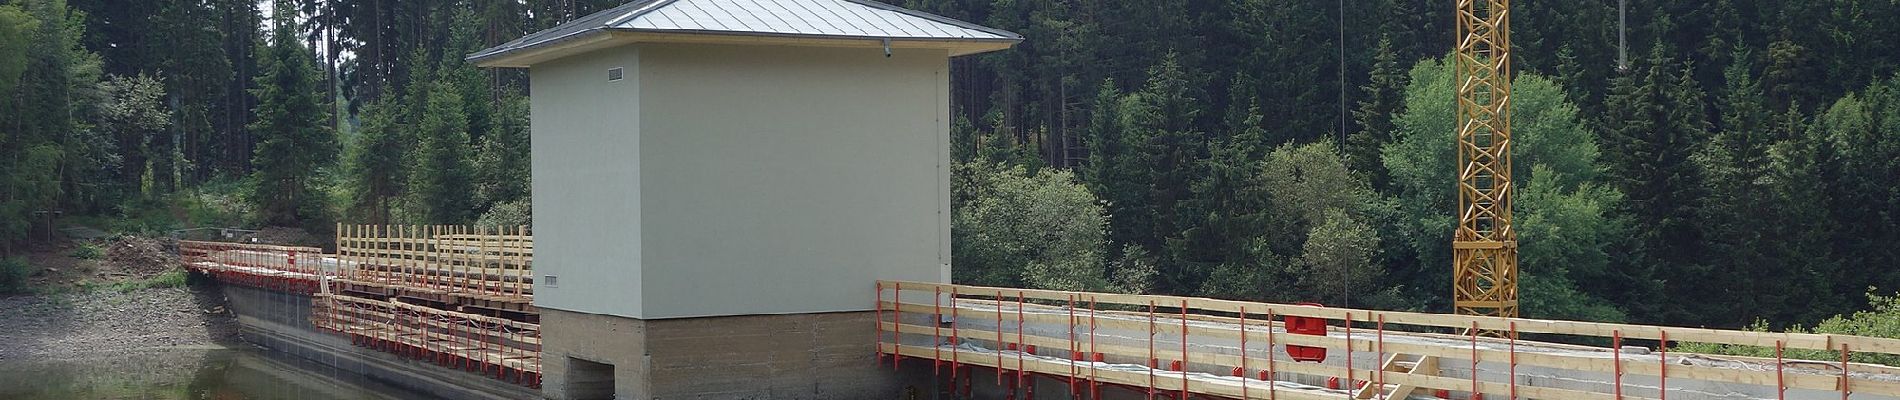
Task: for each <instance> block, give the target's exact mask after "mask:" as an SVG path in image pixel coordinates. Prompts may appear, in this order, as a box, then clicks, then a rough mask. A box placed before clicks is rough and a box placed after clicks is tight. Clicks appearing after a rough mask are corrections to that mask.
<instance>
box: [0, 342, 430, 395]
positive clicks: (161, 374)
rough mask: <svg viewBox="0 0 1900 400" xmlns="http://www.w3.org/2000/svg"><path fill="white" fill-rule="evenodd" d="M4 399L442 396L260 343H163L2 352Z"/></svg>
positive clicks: (0, 374) (1, 391)
mask: <svg viewBox="0 0 1900 400" xmlns="http://www.w3.org/2000/svg"><path fill="white" fill-rule="evenodd" d="M0 399H21V400H41V399H45V400H53V399H59V400H65V399H156V400H174V399H176V400H187V399H189V400H239V399H243V400H304V399H362V400H384V399H390V400H394V399H405V400H407V399H421V400H431V399H440V397H435V396H431V395H427V394H423V393H416V392H411V391H406V390H402V389H398V388H395V387H391V386H389V385H386V384H382V383H380V382H376V381H372V380H370V379H368V378H367V377H365V376H363V375H361V374H358V373H355V372H351V371H343V370H338V369H335V368H329V367H326V366H323V365H321V364H317V363H316V362H313V361H309V360H304V359H301V358H295V357H289V356H283V355H276V354H271V353H267V352H264V351H261V350H256V349H225V348H199V349H164V350H149V351H140V352H133V353H123V354H111V355H102V356H96V357H88V358H85V359H67V360H53V361H28V362H22V361H6V360H0Z"/></svg>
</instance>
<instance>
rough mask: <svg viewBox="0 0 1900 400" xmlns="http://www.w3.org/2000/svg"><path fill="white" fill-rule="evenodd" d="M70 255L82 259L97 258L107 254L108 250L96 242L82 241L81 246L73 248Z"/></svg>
mask: <svg viewBox="0 0 1900 400" xmlns="http://www.w3.org/2000/svg"><path fill="white" fill-rule="evenodd" d="M70 255H71V256H72V257H73V258H77V259H81V260H97V259H100V258H104V257H105V256H106V250H105V249H103V248H100V247H99V245H98V244H95V243H80V244H79V248H76V249H73V252H72V254H70Z"/></svg>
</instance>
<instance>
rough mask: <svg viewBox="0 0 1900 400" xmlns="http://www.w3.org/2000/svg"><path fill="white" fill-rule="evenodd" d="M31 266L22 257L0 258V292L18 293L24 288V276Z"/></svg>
mask: <svg viewBox="0 0 1900 400" xmlns="http://www.w3.org/2000/svg"><path fill="white" fill-rule="evenodd" d="M31 269H32V266H30V265H27V263H26V259H24V258H17V257H15V258H8V259H0V293H19V292H21V291H23V290H25V289H26V277H27V275H28V274H30V272H31V271H30V270H31Z"/></svg>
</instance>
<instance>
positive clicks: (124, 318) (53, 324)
mask: <svg viewBox="0 0 1900 400" xmlns="http://www.w3.org/2000/svg"><path fill="white" fill-rule="evenodd" d="M223 301H224V300H223V298H222V296H219V295H217V294H216V292H214V291H209V290H200V289H193V288H154V289H144V290H136V291H131V292H126V293H118V292H116V291H112V290H97V291H93V292H88V293H70V294H54V295H30V296H11V297H0V343H5V344H6V345H0V361H21V360H43V359H59V358H70V357H77V356H86V355H95V354H106V353H115V352H124V351H130V350H139V349H150V348H163V347H180V346H215V345H222V344H229V343H235V342H236V339H237V331H238V330H237V323H236V322H235V321H234V320H232V318H231V316H230V312H228V311H226V310H225V308H224V306H223V305H222V304H223Z"/></svg>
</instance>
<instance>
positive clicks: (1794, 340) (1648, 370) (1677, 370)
mask: <svg viewBox="0 0 1900 400" xmlns="http://www.w3.org/2000/svg"><path fill="white" fill-rule="evenodd" d="M877 285H878V301H877V305H878V307H877V310H878V351H879V353H880V354H881V355H887V356H890V357H892V359H900V358H904V357H921V358H925V359H931V360H936V361H937V362H939V363H940V364H941V363H949V364H951V365H953V367H952V368H951V371H953V372H952V373H953V374H954V373H955V372H954V371H956V370H957V368H955V367H954V366H955V365H975V366H982V367H993V368H997V371H998V374H999V379H1000V377H1002V376H1003V375H1007V374H1006V373H1005V372H1003V371H1005V370H1007V371H1014V372H1013V373H1015V374H1019V376H1018V380H1019V381H1020V378H1021V375H1020V374H1028V375H1032V376H1033V375H1044V376H1052V377H1054V378H1055V379H1070V380H1072V381H1076V380H1079V381H1080V382H1084V383H1088V384H1089V385H1091V386H1094V385H1101V384H1107V385H1113V386H1133V387H1138V388H1143V389H1147V388H1153V389H1155V390H1161V391H1166V392H1176V391H1178V392H1180V393H1181V395H1182V397H1186V396H1187V395H1189V394H1202V395H1215V396H1225V397H1235V398H1276V399H1279V398H1284V399H1307V398H1312V399H1320V398H1325V399H1339V398H1361V399H1367V398H1388V396H1389V397H1390V398H1403V397H1404V395H1405V394H1409V393H1411V392H1412V391H1413V390H1443V391H1449V392H1456V393H1467V394H1468V393H1483V394H1486V395H1490V396H1494V397H1499V398H1518V397H1521V398H1541V399H1605V400H1614V399H1643V398H1653V397H1664V396H1665V395H1666V394H1675V395H1678V396H1680V395H1683V393H1679V392H1681V391H1683V390H1684V389H1683V388H1684V387H1686V386H1688V385H1684V383H1689V382H1693V383H1695V384H1703V385H1706V384H1710V383H1714V384H1724V385H1743V386H1757V387H1760V388H1761V390H1765V391H1767V393H1769V395H1768V396H1766V397H1764V398H1779V397H1777V396H1780V395H1782V393H1784V392H1785V391H1786V390H1804V391H1824V392H1838V393H1840V394H1841V395H1843V396H1845V395H1848V394H1850V393H1854V394H1865V395H1874V396H1900V369H1896V368H1891V367H1886V366H1879V365H1869V364H1859V363H1849V362H1847V361H1846V360H1847V356H1848V355H1850V354H1852V353H1855V352H1871V353H1881V354H1900V340H1895V339H1885V338H1873V337H1863V336H1850V335H1828V334H1802V333H1769V332H1747V331H1733V330H1718V329H1703V328H1681V327H1663V326H1650V325H1634V324H1614V323H1594V322H1580V321H1557V320H1540V319H1524V318H1498V317H1482V316H1464V315H1448V314H1429V313H1416V312H1396V311H1376V310H1358V309H1344V308H1332V307H1318V306H1303V305H1289V304H1272V303H1255V302H1244V301H1229V300H1216V299H1207V298H1193V297H1178V296H1150V295H1130V294H1107V293H1084V292H1065V291H1052V290H1033V289H1013V288H996V287H979V286H966V285H951V284H937V283H926V282H892V281H880V282H878V284H877ZM1289 317H1291V318H1312V319H1318V320H1324V321H1325V322H1326V323H1327V324H1328V325H1329V329H1330V331H1329V333H1328V334H1327V335H1325V336H1316V335H1299V334H1289V333H1288V331H1287V330H1286V329H1285V327H1284V322H1282V321H1283V320H1284V319H1286V318H1289ZM943 320H954V321H955V322H954V323H949V324H939V323H936V321H943ZM1480 331H1496V332H1502V333H1504V336H1505V337H1503V338H1492V337H1485V336H1483V335H1478V334H1473V333H1472V332H1480ZM1530 334H1537V335H1538V336H1540V337H1555V336H1564V337H1573V338H1581V339H1583V340H1581V341H1579V342H1586V343H1587V342H1600V343H1608V344H1611V346H1610V347H1607V348H1605V347H1592V346H1578V345H1567V344H1558V343H1550V342H1538V341H1531V340H1524V339H1523V338H1524V337H1525V336H1530ZM1629 339H1641V340H1643V341H1644V343H1643V344H1651V345H1653V344H1655V343H1659V342H1660V343H1664V344H1665V345H1664V346H1659V347H1657V348H1656V349H1655V350H1654V352H1653V353H1652V352H1651V351H1650V349H1648V348H1642V349H1641V350H1640V351H1636V352H1635V353H1631V352H1626V351H1625V350H1624V346H1625V345H1628V344H1631V343H1627V341H1628V340H1629ZM1681 342H1701V343H1718V344H1731V345H1748V346H1763V347H1767V348H1773V349H1777V350H1785V349H1812V350H1830V351H1835V352H1840V354H1841V355H1842V358H1841V361H1840V362H1800V363H1795V362H1790V361H1788V360H1779V359H1775V358H1767V359H1762V358H1748V357H1730V356H1713V355H1703V354H1689V353H1682V352H1678V351H1673V350H1671V349H1669V348H1668V347H1667V345H1668V344H1674V343H1681ZM978 343H981V344H982V346H973V345H975V344H978ZM1262 344H1264V346H1263V345H1262ZM1288 345H1292V346H1307V347H1314V348H1325V349H1328V350H1329V352H1330V354H1332V355H1334V357H1333V358H1332V360H1333V361H1329V362H1328V363H1297V362H1293V361H1292V360H1291V359H1290V358H1289V357H1287V356H1286V354H1284V349H1285V346H1288ZM1274 346H1281V347H1280V350H1275V347H1274ZM1011 350H1024V351H1011ZM1637 353H1640V354H1637ZM1777 353H1779V351H1777ZM1401 355H1404V356H1401ZM1341 356H1343V357H1341ZM1354 356H1359V357H1362V358H1363V357H1368V356H1371V357H1372V359H1373V360H1379V361H1373V362H1364V361H1362V362H1360V363H1356V364H1357V365H1355V363H1354V362H1353V361H1351V360H1352V359H1353V358H1354ZM1097 358H1100V359H1103V360H1106V363H1095V362H1092V361H1095V360H1096V359H1097ZM1171 361H1172V362H1171ZM1175 362H1178V365H1179V367H1173V366H1171V364H1176V363H1175ZM1109 363H1120V364H1141V365H1142V366H1143V367H1145V368H1140V369H1139V370H1134V371H1131V370H1130V369H1128V368H1108V365H1109ZM1433 364H1435V366H1434V365H1433ZM1480 364H1484V365H1485V367H1484V368H1480ZM1124 366H1125V365H1124ZM1534 368H1535V369H1541V370H1542V371H1558V372H1561V373H1563V374H1566V375H1569V376H1576V375H1579V374H1595V375H1600V376H1602V379H1601V380H1591V381H1590V382H1591V383H1577V382H1570V384H1567V385H1544V384H1533V383H1538V382H1550V381H1554V380H1552V379H1541V380H1532V379H1524V378H1525V375H1523V374H1524V373H1525V371H1526V370H1529V369H1534ZM1170 369H1178V370H1185V371H1183V372H1195V371H1199V372H1204V373H1207V374H1212V375H1206V376H1202V375H1195V374H1190V373H1178V372H1175V371H1170ZM1481 370H1482V371H1481ZM1441 372H1443V373H1441ZM1450 375H1461V376H1457V377H1453V376H1450ZM1210 376H1220V377H1227V376H1244V377H1246V378H1242V379H1234V378H1223V379H1207V378H1208V377H1210ZM965 378H967V376H966V377H965ZM1326 378H1337V379H1340V380H1343V381H1345V382H1350V384H1349V385H1348V386H1347V387H1348V389H1334V390H1331V391H1328V390H1326V389H1322V388H1311V387H1309V388H1310V389H1297V388H1289V387H1287V386H1285V385H1275V384H1272V383H1271V382H1269V380H1270V381H1281V382H1285V381H1290V380H1291V381H1298V380H1304V381H1307V382H1313V381H1316V380H1321V381H1323V380H1324V379H1326ZM1634 380H1640V381H1641V382H1642V384H1641V385H1637V384H1635V383H1633V381H1634ZM1672 382H1673V383H1676V384H1677V385H1676V386H1675V388H1674V389H1672V388H1671V383H1672ZM1560 386H1561V387H1560ZM1352 387H1363V389H1358V390H1353V389H1350V388H1352ZM1098 390H1099V389H1098ZM1348 391H1349V392H1350V393H1347V394H1349V396H1342V393H1346V392H1348ZM1270 393H1271V397H1269V394H1270ZM1507 395H1508V397H1506V396H1507ZM1639 395H1643V396H1639ZM1651 395H1653V397H1649V396H1651ZM1691 397H1694V396H1691ZM1176 398H1180V397H1176Z"/></svg>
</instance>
